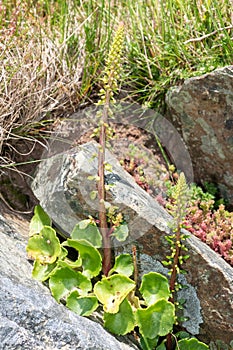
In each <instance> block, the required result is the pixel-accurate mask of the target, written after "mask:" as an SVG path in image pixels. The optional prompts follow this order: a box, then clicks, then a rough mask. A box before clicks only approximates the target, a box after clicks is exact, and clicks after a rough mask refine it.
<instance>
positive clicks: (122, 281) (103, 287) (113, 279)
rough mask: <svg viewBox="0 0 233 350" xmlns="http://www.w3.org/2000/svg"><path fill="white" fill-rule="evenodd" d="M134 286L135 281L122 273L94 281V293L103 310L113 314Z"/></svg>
mask: <svg viewBox="0 0 233 350" xmlns="http://www.w3.org/2000/svg"><path fill="white" fill-rule="evenodd" d="M134 288H135V283H134V281H132V280H131V279H130V278H128V277H126V276H124V275H113V276H110V277H107V278H106V277H103V279H102V280H101V281H99V282H97V283H96V285H95V287H94V293H95V295H96V296H97V298H98V299H99V301H100V302H101V303H102V304H103V308H104V311H105V312H108V313H111V314H114V313H117V312H118V311H119V306H120V304H121V303H122V301H123V300H124V299H125V298H126V296H127V295H128V294H129V293H130V292H131V291H132V290H133V289H134Z"/></svg>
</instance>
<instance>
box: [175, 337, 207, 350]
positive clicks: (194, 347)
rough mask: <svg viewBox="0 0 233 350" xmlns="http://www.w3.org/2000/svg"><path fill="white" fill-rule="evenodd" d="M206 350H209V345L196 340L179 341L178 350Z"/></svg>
mask: <svg viewBox="0 0 233 350" xmlns="http://www.w3.org/2000/svg"><path fill="white" fill-rule="evenodd" d="M178 349H179V350H206V349H209V347H208V345H206V344H204V343H202V342H200V341H199V340H197V339H196V338H191V339H181V340H179V341H178V346H177V347H176V350H178Z"/></svg>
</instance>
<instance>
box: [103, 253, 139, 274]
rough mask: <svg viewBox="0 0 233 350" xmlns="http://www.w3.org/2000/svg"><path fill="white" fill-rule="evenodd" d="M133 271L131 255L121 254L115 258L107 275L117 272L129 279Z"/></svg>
mask: <svg viewBox="0 0 233 350" xmlns="http://www.w3.org/2000/svg"><path fill="white" fill-rule="evenodd" d="M133 270H134V266H133V261H132V257H131V255H130V254H121V255H118V256H117V257H116V259H115V264H114V266H113V268H112V269H111V270H110V271H109V275H111V274H112V273H113V272H117V273H120V274H122V275H125V276H128V277H129V276H131V275H132V274H133Z"/></svg>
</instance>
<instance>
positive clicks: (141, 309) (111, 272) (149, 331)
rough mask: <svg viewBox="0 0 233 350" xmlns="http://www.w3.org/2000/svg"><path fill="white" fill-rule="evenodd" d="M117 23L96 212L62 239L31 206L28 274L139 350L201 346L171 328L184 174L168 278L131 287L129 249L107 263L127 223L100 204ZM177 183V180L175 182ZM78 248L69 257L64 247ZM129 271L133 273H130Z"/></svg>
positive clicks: (154, 276)
mask: <svg viewBox="0 0 233 350" xmlns="http://www.w3.org/2000/svg"><path fill="white" fill-rule="evenodd" d="M122 47H123V25H120V27H119V29H118V30H117V32H116V35H115V38H114V40H113V44H112V47H111V49H110V53H109V55H108V58H107V61H106V69H105V72H104V78H103V89H102V90H101V93H100V94H101V99H100V101H101V102H100V103H99V104H102V105H103V113H102V116H100V117H99V127H98V128H97V129H96V130H95V131H94V134H95V135H97V136H98V137H99V145H100V146H99V154H98V164H99V166H98V175H97V177H96V181H97V185H98V199H99V203H100V206H99V217H98V218H93V217H89V218H87V219H85V220H82V221H80V222H79V223H77V224H76V226H75V227H74V229H73V231H72V232H71V234H70V238H68V239H67V240H66V241H64V242H63V243H61V242H60V240H59V238H58V236H57V235H56V231H55V229H54V228H53V227H52V222H51V219H50V218H49V216H48V215H47V214H46V213H45V212H44V210H43V209H42V208H41V207H40V206H36V207H35V211H34V216H33V218H32V220H31V222H30V238H29V241H28V245H27V248H26V250H27V253H28V256H29V258H30V259H32V260H34V264H33V271H32V275H33V277H34V278H35V279H37V280H39V281H41V282H45V281H47V282H48V286H49V288H50V290H51V293H52V295H53V296H54V298H55V299H56V300H57V302H59V303H63V304H65V305H66V306H67V307H68V308H69V309H71V310H72V311H74V312H75V313H77V314H78V315H80V316H90V315H91V314H92V313H93V312H94V311H95V310H97V308H100V309H101V310H102V313H101V314H103V324H104V327H105V328H106V329H107V330H109V331H110V332H112V333H113V334H118V335H125V334H127V333H130V332H133V331H135V333H137V334H139V338H140V340H139V341H140V346H141V348H142V349H144V350H152V349H158V350H166V349H167V350H172V349H177V350H178V349H179V350H193V349H195V350H204V349H208V346H207V345H205V344H203V343H201V342H199V341H198V340H197V339H196V338H190V337H189V335H188V333H186V332H179V333H178V334H176V336H174V339H175V341H174V342H172V332H173V326H174V324H175V323H176V322H177V317H176V308H175V303H174V293H175V290H176V289H177V285H176V275H177V273H179V272H180V270H179V269H180V265H181V264H182V262H183V260H185V257H184V256H183V258H181V254H180V250H181V249H183V248H184V247H183V243H182V239H184V238H185V237H183V236H182V234H181V221H182V220H181V217H183V208H184V203H183V201H182V198H183V191H184V188H186V187H185V178H184V176H183V175H181V176H180V179H179V180H178V186H177V187H178V188H179V191H180V192H178V193H177V198H176V203H174V207H173V213H174V224H175V225H174V227H173V232H174V236H173V235H171V236H169V237H167V239H168V241H169V242H170V244H171V256H169V259H168V260H169V262H168V263H169V264H170V265H171V280H170V283H169V280H168V279H167V278H166V277H165V276H163V275H161V274H159V273H156V272H150V273H147V274H145V275H144V276H142V278H141V283H140V287H139V288H138V289H137V283H136V282H137V281H136V280H137V266H136V261H135V259H133V258H132V256H131V255H130V254H121V255H119V256H117V257H116V258H115V261H114V264H113V266H112V265H111V260H112V258H111V237H112V236H114V237H115V238H116V239H118V240H120V241H123V240H125V239H126V237H127V235H128V227H127V225H126V223H125V222H124V218H123V215H122V214H121V213H119V211H118V208H115V207H110V208H106V202H105V193H106V190H107V188H106V184H105V182H104V174H105V170H106V168H108V171H111V167H110V165H109V164H106V163H105V158H104V156H105V146H106V141H107V140H108V139H109V138H110V137H111V129H110V127H109V125H108V115H109V113H111V109H110V102H114V101H113V94H114V92H116V90H117V81H118V74H119V68H120V59H121V51H122ZM179 181H180V185H179ZM71 248H72V249H73V250H75V251H76V252H77V258H75V259H71V258H70V256H69V251H70V249H71ZM132 276H133V277H132Z"/></svg>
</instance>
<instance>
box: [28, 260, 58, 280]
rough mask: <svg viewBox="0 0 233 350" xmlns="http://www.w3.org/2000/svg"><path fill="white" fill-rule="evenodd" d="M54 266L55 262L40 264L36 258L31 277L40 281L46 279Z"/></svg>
mask: <svg viewBox="0 0 233 350" xmlns="http://www.w3.org/2000/svg"><path fill="white" fill-rule="evenodd" d="M56 266H57V263H56V262H55V263H53V264H40V262H39V261H38V260H35V261H34V264H33V270H32V277H33V278H35V279H36V280H38V281H41V282H43V281H46V280H47V279H48V278H49V277H50V275H51V273H52V272H53V270H54V269H55V267H56Z"/></svg>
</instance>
